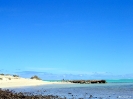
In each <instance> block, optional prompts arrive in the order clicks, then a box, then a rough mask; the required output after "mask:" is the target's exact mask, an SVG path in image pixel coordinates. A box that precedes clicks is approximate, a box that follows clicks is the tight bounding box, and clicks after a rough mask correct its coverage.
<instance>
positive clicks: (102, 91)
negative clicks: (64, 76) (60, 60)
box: [14, 83, 133, 99]
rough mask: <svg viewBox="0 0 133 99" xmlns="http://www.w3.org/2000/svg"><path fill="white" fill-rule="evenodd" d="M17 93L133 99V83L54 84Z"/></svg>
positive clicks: (19, 89) (20, 89) (69, 98)
mask: <svg viewBox="0 0 133 99" xmlns="http://www.w3.org/2000/svg"><path fill="white" fill-rule="evenodd" d="M14 90H15V91H18V92H19V91H22V92H33V93H34V94H42V95H58V96H60V97H62V98H63V97H66V98H67V99H79V98H83V99H89V97H90V95H92V96H93V97H92V98H91V99H96V98H97V99H133V83H107V84H52V85H43V86H34V87H23V88H16V89H14Z"/></svg>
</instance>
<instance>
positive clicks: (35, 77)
mask: <svg viewBox="0 0 133 99" xmlns="http://www.w3.org/2000/svg"><path fill="white" fill-rule="evenodd" d="M30 79H36V80H41V78H39V77H38V76H36V75H35V76H33V77H31V78H30Z"/></svg>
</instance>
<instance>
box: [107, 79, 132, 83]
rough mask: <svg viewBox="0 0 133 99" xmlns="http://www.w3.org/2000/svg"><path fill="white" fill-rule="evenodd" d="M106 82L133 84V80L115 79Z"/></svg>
mask: <svg viewBox="0 0 133 99" xmlns="http://www.w3.org/2000/svg"><path fill="white" fill-rule="evenodd" d="M106 81H107V83H133V79H114V80H106Z"/></svg>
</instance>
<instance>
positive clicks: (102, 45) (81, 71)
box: [0, 0, 133, 79]
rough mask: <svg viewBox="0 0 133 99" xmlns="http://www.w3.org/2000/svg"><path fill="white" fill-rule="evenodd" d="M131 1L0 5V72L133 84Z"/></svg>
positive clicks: (16, 0) (12, 1)
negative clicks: (125, 80)
mask: <svg viewBox="0 0 133 99" xmlns="http://www.w3.org/2000/svg"><path fill="white" fill-rule="evenodd" d="M132 70H133V1H132V0H0V72H1V73H17V74H19V75H22V76H24V77H29V76H31V75H33V74H37V75H39V76H41V77H43V78H44V79H62V78H66V79H89V78H91V79H95V78H133V71H132Z"/></svg>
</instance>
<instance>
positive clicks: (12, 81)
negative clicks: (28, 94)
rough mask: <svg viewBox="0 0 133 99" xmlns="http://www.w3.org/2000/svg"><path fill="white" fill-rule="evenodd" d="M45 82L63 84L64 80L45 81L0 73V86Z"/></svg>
mask: <svg viewBox="0 0 133 99" xmlns="http://www.w3.org/2000/svg"><path fill="white" fill-rule="evenodd" d="M45 84H65V83H64V82H47V81H42V80H35V79H26V78H20V77H13V76H5V75H4V76H2V75H0V88H10V87H23V86H37V85H45Z"/></svg>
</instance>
